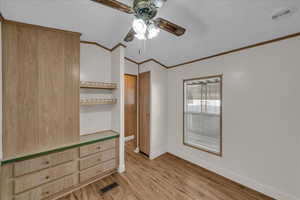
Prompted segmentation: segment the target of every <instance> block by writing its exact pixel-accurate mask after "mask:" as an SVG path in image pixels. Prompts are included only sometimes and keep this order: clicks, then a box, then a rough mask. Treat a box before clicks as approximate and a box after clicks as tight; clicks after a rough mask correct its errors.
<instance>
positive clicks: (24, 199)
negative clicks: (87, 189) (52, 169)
mask: <svg viewBox="0 0 300 200" xmlns="http://www.w3.org/2000/svg"><path fill="white" fill-rule="evenodd" d="M77 184H78V174H75V175H70V176H66V177H65V178H62V179H59V180H57V181H54V182H52V183H49V184H46V185H44V186H41V187H38V188H36V189H33V190H31V191H28V192H25V193H22V194H20V195H16V197H15V200H41V199H44V198H47V197H50V196H52V195H55V194H56V193H59V192H62V191H64V190H66V189H68V188H71V187H73V186H75V185H77Z"/></svg>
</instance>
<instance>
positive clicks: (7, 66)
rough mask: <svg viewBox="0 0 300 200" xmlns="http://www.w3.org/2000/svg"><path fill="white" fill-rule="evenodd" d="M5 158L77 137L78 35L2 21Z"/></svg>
mask: <svg viewBox="0 0 300 200" xmlns="http://www.w3.org/2000/svg"><path fill="white" fill-rule="evenodd" d="M2 41H3V42H2V43H3V46H2V51H3V120H4V124H3V126H4V130H3V133H4V134H3V156H4V158H9V157H13V156H18V155H21V154H26V153H31V152H36V151H41V150H43V149H45V148H51V147H56V146H59V145H64V144H68V143H73V142H76V141H78V140H79V88H80V80H79V79H80V77H79V76H80V67H79V57H80V34H79V33H73V32H67V31H61V30H56V29H50V28H44V27H40V26H34V25H28V24H23V23H18V22H12V21H6V20H5V21H3V22H2Z"/></svg>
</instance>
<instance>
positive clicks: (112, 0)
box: [91, 0, 133, 14]
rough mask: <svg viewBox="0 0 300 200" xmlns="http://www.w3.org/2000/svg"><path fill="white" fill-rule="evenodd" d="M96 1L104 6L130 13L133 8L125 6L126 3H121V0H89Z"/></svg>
mask: <svg viewBox="0 0 300 200" xmlns="http://www.w3.org/2000/svg"><path fill="white" fill-rule="evenodd" d="M91 1H94V2H97V3H101V4H103V5H105V6H108V7H111V8H114V9H117V10H119V11H122V12H125V13H128V14H132V13H133V9H132V8H131V7H130V6H127V5H126V4H123V3H121V2H118V1H116V0H91Z"/></svg>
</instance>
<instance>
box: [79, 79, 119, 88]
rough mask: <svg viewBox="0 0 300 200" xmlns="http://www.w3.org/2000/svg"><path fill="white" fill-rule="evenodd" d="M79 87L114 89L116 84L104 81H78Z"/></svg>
mask: <svg viewBox="0 0 300 200" xmlns="http://www.w3.org/2000/svg"><path fill="white" fill-rule="evenodd" d="M80 88H89V89H107V90H114V89H116V88H117V84H116V83H105V82H91V81H80Z"/></svg>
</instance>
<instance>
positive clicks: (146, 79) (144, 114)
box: [138, 72, 151, 156]
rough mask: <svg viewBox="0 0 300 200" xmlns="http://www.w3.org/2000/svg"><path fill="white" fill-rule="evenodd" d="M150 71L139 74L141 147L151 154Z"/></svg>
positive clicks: (144, 151) (141, 150) (145, 152)
mask: <svg viewBox="0 0 300 200" xmlns="http://www.w3.org/2000/svg"><path fill="white" fill-rule="evenodd" d="M150 80H151V74H150V72H144V73H141V74H139V137H138V138H139V149H140V152H142V153H144V154H146V155H148V156H149V154H150V95H151V91H150Z"/></svg>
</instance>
